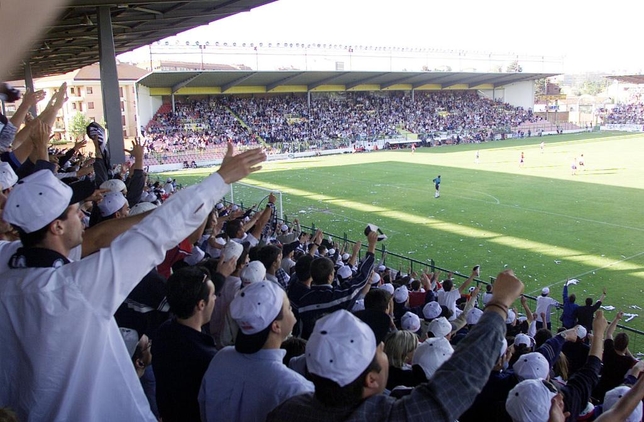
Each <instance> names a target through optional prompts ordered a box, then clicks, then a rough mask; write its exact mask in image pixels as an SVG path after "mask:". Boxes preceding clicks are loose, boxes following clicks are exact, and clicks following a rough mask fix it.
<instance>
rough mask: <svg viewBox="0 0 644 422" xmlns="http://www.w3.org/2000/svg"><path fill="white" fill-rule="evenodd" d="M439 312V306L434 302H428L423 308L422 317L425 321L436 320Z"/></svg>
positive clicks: (440, 310)
mask: <svg viewBox="0 0 644 422" xmlns="http://www.w3.org/2000/svg"><path fill="white" fill-rule="evenodd" d="M441 312H442V309H441V305H439V304H438V302H436V301H432V302H429V303H427V304H425V306H424V307H423V316H424V317H425V319H427V320H430V319H434V318H438V317H439V316H440V314H441Z"/></svg>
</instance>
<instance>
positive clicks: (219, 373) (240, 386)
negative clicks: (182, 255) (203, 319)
mask: <svg viewBox="0 0 644 422" xmlns="http://www.w3.org/2000/svg"><path fill="white" fill-rule="evenodd" d="M284 355H286V350H283V349H261V350H260V351H259V352H257V353H252V354H242V353H238V352H237V351H236V350H235V348H234V347H232V346H229V347H225V348H223V349H222V350H220V351H219V352H218V353H217V354H216V355H215V357H214V358H213V359H212V361H211V362H210V366H209V367H208V370H207V371H206V374H205V375H204V377H203V381H202V382H201V390H200V391H199V408H200V410H201V420H202V421H204V422H213V421H226V422H236V421H238V422H246V421H262V422H263V421H265V420H266V416H267V415H268V413H269V412H270V411H271V410H273V409H274V408H275V407H277V406H278V405H280V404H281V403H282V402H283V401H285V400H287V399H289V398H291V397H294V396H297V395H299V394H304V393H311V392H313V390H314V387H313V384H312V383H311V382H310V381H307V380H306V378H304V377H303V376H301V375H300V374H298V373H297V372H295V371H292V370H291V369H289V368H287V367H286V366H285V365H284V364H283V363H282V359H284Z"/></svg>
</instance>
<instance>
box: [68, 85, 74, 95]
mask: <svg viewBox="0 0 644 422" xmlns="http://www.w3.org/2000/svg"><path fill="white" fill-rule="evenodd" d="M75 89H76V88H75V87H71V88H70V90H69V92H71V94H72V95H76V91H75Z"/></svg>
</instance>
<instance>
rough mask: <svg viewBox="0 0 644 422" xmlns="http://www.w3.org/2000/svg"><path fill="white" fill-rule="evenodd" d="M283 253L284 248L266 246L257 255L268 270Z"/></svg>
mask: <svg viewBox="0 0 644 422" xmlns="http://www.w3.org/2000/svg"><path fill="white" fill-rule="evenodd" d="M281 253H282V248H280V247H279V246H276V245H266V246H264V247H262V248H261V249H260V250H259V253H258V254H257V255H258V257H259V260H260V261H261V263H262V264H264V267H266V268H267V269H268V268H270V267H271V265H273V263H274V262H275V261H277V257H278V256H279V255H280V254H281Z"/></svg>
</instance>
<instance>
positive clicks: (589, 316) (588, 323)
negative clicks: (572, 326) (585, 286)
mask: <svg viewBox="0 0 644 422" xmlns="http://www.w3.org/2000/svg"><path fill="white" fill-rule="evenodd" d="M605 297H606V289H605V288H604V289H603V291H602V295H601V296H600V297H599V300H598V301H597V302H595V304H594V305H593V299H592V298H590V297H587V298H586V305H585V306H580V307H578V308H577V309H576V312H575V317H576V318H577V322H578V323H579V324H581V325H583V326H584V327H585V328H586V330H589V331H590V330H592V326H593V315H595V312H597V310H598V309H599V307H600V306H602V301H603V300H604V298H605Z"/></svg>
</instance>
